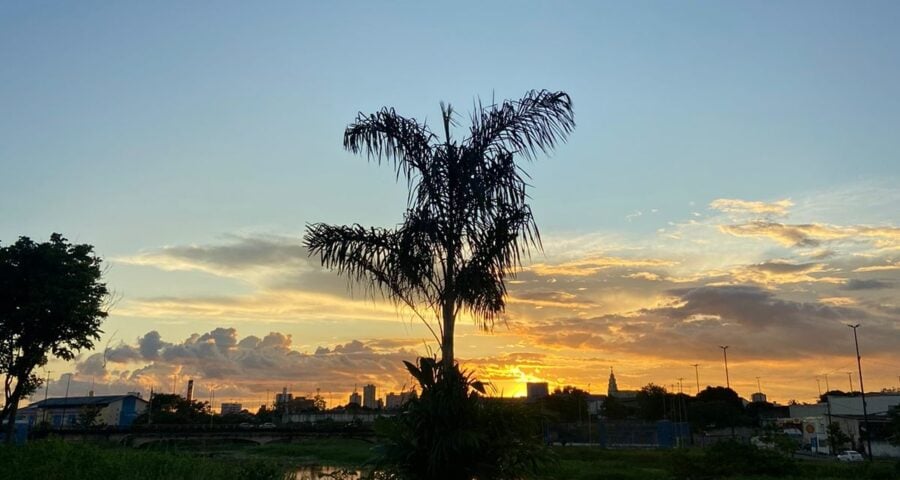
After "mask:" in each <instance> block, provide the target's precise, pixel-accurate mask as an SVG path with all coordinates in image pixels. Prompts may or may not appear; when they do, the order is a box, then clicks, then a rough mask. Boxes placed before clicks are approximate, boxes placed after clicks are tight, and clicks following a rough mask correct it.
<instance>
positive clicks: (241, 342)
mask: <svg viewBox="0 0 900 480" xmlns="http://www.w3.org/2000/svg"><path fill="white" fill-rule="evenodd" d="M898 23H900V5H898V4H897V3H896V2H879V1H871V2H865V3H850V2H827V1H815V2H803V1H791V2H778V3H774V2H752V1H747V2H713V1H708V2H705V1H698V2H693V1H692V2H687V1H686V2H647V1H641V2H574V1H573V2H564V3H557V2H452V3H451V4H446V3H444V4H440V5H438V4H431V3H429V2H399V1H398V2H350V1H347V2H326V3H321V4H314V3H311V2H277V1H272V2H266V3H264V4H250V3H247V2H190V3H189V4H185V3H184V2H152V3H151V2H143V3H139V2H114V3H110V2H91V1H85V2H70V3H59V2H42V1H27V2H25V1H21V2H19V1H12V2H4V3H3V4H2V5H0V105H2V112H3V114H2V115H0V172H2V175H0V244H2V245H8V244H10V243H12V242H14V241H15V240H16V239H17V238H18V237H19V236H23V235H24V236H30V237H32V238H35V239H47V238H49V235H50V233H52V232H60V233H63V234H64V235H65V236H66V237H67V238H69V239H70V240H72V241H74V242H79V243H89V244H91V245H94V246H95V249H96V252H97V254H98V255H99V256H101V257H102V258H103V260H104V263H105V265H106V268H107V272H106V275H105V281H106V282H107V283H108V286H109V288H110V289H111V290H112V291H114V292H115V295H114V300H115V301H114V302H113V304H112V307H111V309H110V316H109V318H108V319H107V320H106V322H105V323H104V326H103V330H104V334H103V337H102V339H101V340H100V341H99V342H97V345H96V348H95V349H94V350H91V351H85V352H82V353H81V355H80V356H79V357H78V359H77V360H75V361H73V362H69V363H65V362H60V361H52V362H51V363H50V364H49V365H48V367H47V369H48V370H50V378H51V380H53V381H52V382H51V385H50V394H51V395H54V394H62V393H63V392H64V390H65V386H66V383H68V384H69V388H70V392H72V394H85V393H86V392H87V390H89V389H90V388H93V389H94V390H95V391H97V392H98V393H105V392H123V391H129V390H139V391H142V392H144V393H145V394H146V393H147V392H148V391H149V389H150V388H151V387H153V388H155V389H156V390H157V391H160V390H162V391H171V390H172V388H173V380H174V383H175V388H177V389H178V390H181V389H183V386H184V383H185V382H186V379H187V378H193V379H195V381H196V383H197V385H198V391H199V393H200V395H201V397H204V398H206V397H205V396H207V395H209V394H210V392H211V391H213V390H214V391H216V392H217V393H216V398H217V399H219V400H220V401H221V400H239V401H243V402H244V403H247V404H248V405H249V404H258V403H259V402H262V401H263V399H264V397H265V396H266V392H267V391H275V390H281V388H283V387H287V388H289V389H291V390H292V391H294V393H295V394H297V395H309V394H312V393H314V392H315V391H316V390H317V389H319V391H320V392H321V393H322V395H323V396H325V397H326V400H327V401H329V402H330V404H331V405H335V404H339V403H345V402H346V397H347V395H348V394H349V393H350V391H352V390H353V389H354V387H356V386H358V387H359V388H360V389H361V387H362V385H364V384H367V383H374V384H376V385H377V386H378V388H379V392H380V394H383V393H385V392H388V391H400V390H402V389H409V388H410V387H411V386H412V381H411V379H410V378H409V376H408V375H406V374H404V371H403V367H402V360H412V359H414V358H416V357H417V356H420V355H428V354H429V353H430V352H433V351H436V346H435V345H434V343H433V342H429V334H428V333H427V330H426V329H425V328H424V327H423V326H422V325H421V324H420V323H418V320H415V319H412V318H410V316H409V314H408V312H403V311H398V310H397V309H396V308H394V307H393V306H391V305H390V304H386V303H384V302H382V301H379V300H377V299H372V298H370V297H366V295H365V294H364V292H362V291H360V290H359V289H351V288H349V286H348V284H347V282H346V281H345V280H344V279H342V278H340V277H338V276H337V275H336V274H334V273H332V272H328V271H324V270H322V269H321V268H320V267H319V266H318V264H317V263H316V262H315V261H313V260H310V259H309V258H308V256H307V253H306V251H305V250H304V249H303V247H302V245H301V238H302V235H303V233H304V231H305V228H306V225H307V224H308V223H312V222H320V221H321V222H327V223H332V224H349V223H360V224H363V225H372V226H385V227H390V226H393V225H396V224H397V223H399V222H400V221H401V220H402V215H403V212H404V209H405V205H406V189H405V184H403V183H402V182H401V183H398V182H397V181H396V179H395V176H394V172H393V171H392V170H391V169H390V168H384V167H378V166H377V165H376V164H374V163H368V162H367V161H366V159H365V158H364V157H358V156H354V155H352V154H351V153H349V152H346V151H344V150H343V148H342V135H343V131H344V128H345V127H346V126H347V124H349V123H350V122H351V121H353V120H354V118H355V117H356V115H357V113H358V112H374V111H376V110H378V109H380V108H382V107H384V106H389V107H394V108H396V110H397V112H399V113H400V114H402V115H405V116H408V117H412V118H415V119H418V120H420V121H429V122H431V124H434V122H436V121H437V119H438V118H439V115H440V109H439V102H440V101H445V102H449V103H451V104H453V105H454V106H455V107H456V108H457V109H458V110H459V111H461V112H468V111H470V110H471V109H472V108H474V103H475V101H476V100H477V99H481V100H482V101H483V102H486V103H487V102H490V101H491V99H496V100H498V101H499V100H502V99H516V98H519V97H521V96H522V95H523V94H525V92H527V91H529V90H532V89H549V90H554V91H555V90H561V91H565V92H567V93H568V94H570V95H571V97H572V100H573V103H574V109H575V120H576V124H577V126H576V129H575V131H574V132H573V133H572V135H571V136H570V138H569V140H568V142H567V143H566V144H563V145H560V146H559V147H558V148H557V149H556V151H555V152H554V153H553V154H552V155H551V156H550V157H549V158H539V159H537V160H536V161H535V162H534V163H530V164H529V163H523V167H524V168H525V169H526V171H527V172H528V173H529V174H530V175H531V182H530V183H531V185H532V188H531V189H530V191H529V193H530V195H531V206H532V208H533V210H534V213H535V217H536V220H537V222H538V225H539V226H540V228H541V233H542V236H543V239H544V245H543V246H544V248H543V251H535V252H532V256H531V258H530V260H528V261H527V262H526V265H525V266H524V268H523V270H522V271H520V272H519V273H518V275H517V276H516V278H515V279H514V280H513V281H512V282H511V283H510V285H509V292H510V293H509V298H508V299H507V314H506V316H505V322H504V324H502V325H498V326H497V328H495V330H494V331H493V333H483V332H479V331H478V330H477V329H476V328H474V326H473V325H472V323H471V322H470V321H468V320H466V319H463V320H461V323H460V327H459V334H458V340H457V354H458V356H459V357H460V360H461V362H462V364H463V365H464V366H465V367H466V368H469V369H471V370H472V371H473V372H475V373H476V375H477V376H478V377H479V378H482V379H484V380H487V381H490V382H492V385H493V386H494V393H495V394H496V395H505V396H514V395H522V394H523V393H524V389H525V387H524V385H525V382H527V381H547V382H549V383H550V386H551V388H553V387H556V386H563V385H575V386H578V387H579V388H583V389H589V390H590V391H592V392H594V393H605V391H606V385H607V379H608V376H609V372H610V368H614V369H615V372H616V376H617V378H618V384H619V388H620V389H637V388H640V387H641V386H643V385H646V384H648V383H651V382H652V383H655V384H658V385H665V386H667V387H668V388H670V389H676V390H677V389H679V388H680V389H683V390H684V391H686V392H694V391H695V390H696V387H697V385H696V383H697V382H696V378H695V374H699V383H700V387H701V388H702V387H705V386H706V385H721V384H724V383H725V375H724V368H723V364H722V350H721V349H720V348H719V346H720V345H729V346H730V347H729V350H728V360H729V365H728V366H729V371H730V381H731V385H732V387H733V388H735V389H736V390H737V391H738V393H739V394H741V395H742V396H744V397H748V398H749V396H750V394H751V393H753V392H755V391H756V390H757V377H759V385H761V387H762V390H763V391H764V392H766V393H768V394H769V396H770V399H774V400H776V401H779V402H787V401H788V400H791V399H796V400H800V401H812V399H813V398H814V397H815V396H816V395H817V393H818V389H819V388H820V387H821V390H823V391H824V390H825V388H826V382H828V384H829V385H830V387H831V388H832V389H843V390H847V389H849V384H848V382H849V379H848V375H847V372H853V373H852V374H851V376H850V378H852V381H853V382H854V388H855V389H858V388H859V387H858V377H857V374H856V373H855V358H854V356H855V353H854V350H853V343H852V334H851V331H850V329H848V328H847V327H845V326H844V325H845V324H847V323H854V324H855V323H860V324H861V325H862V326H861V327H860V329H859V337H860V338H859V341H860V348H861V350H862V355H863V369H864V380H865V382H866V389H867V390H870V391H872V390H881V389H882V388H897V387H898V386H900V383H898V382H900V353H898V351H900V348H898V346H900V321H898V320H900V188H898V187H897V185H898V180H900V158H898V152H900V135H897V133H896V132H898V131H900V56H898V55H896V52H897V51H898V50H900V31H898V29H897V28H896V25H897V24H898ZM466 118H467V114H464V115H463V116H462V117H461V119H460V120H461V122H463V124H464V121H465V119H466ZM460 133H462V131H460ZM523 162H524V160H523ZM693 364H698V365H699V367H698V368H697V370H695V369H694V367H693V366H692V365H693ZM826 378H827V380H826ZM679 379H682V380H679ZM817 382H818V385H817ZM679 383H681V386H680V387H679ZM40 393H43V392H40ZM40 398H42V397H40Z"/></svg>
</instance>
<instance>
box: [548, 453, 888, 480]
mask: <svg viewBox="0 0 900 480" xmlns="http://www.w3.org/2000/svg"><path fill="white" fill-rule="evenodd" d="M554 452H555V454H556V457H557V460H558V461H557V465H556V467H555V468H554V469H553V470H552V471H550V472H547V473H546V474H545V476H544V477H543V478H542V479H541V480H562V479H571V480H594V479H596V480H600V479H603V480H639V479H647V480H682V479H688V478H691V479H701V478H728V479H732V480H774V479H783V480H806V479H817V480H845V479H846V480H851V479H852V480H896V479H898V478H900V463H898V462H897V461H896V460H876V461H875V462H873V463H869V462H864V463H859V464H842V463H838V462H836V461H833V460H830V459H829V460H818V461H804V460H796V461H794V462H793V463H792V465H791V467H790V468H789V469H787V470H786V471H783V472H781V473H780V474H778V475H771V474H770V475H759V474H757V475H752V474H747V473H741V472H735V471H731V474H728V475H727V476H722V475H721V474H720V475H716V476H712V477H708V476H707V477H704V476H702V474H701V472H702V470H703V467H705V466H707V465H705V462H709V460H708V457H707V455H706V454H705V451H703V450H699V449H687V450H680V451H673V450H605V449H601V448H590V447H559V448H555V449H554ZM685 465H688V466H696V467H697V468H694V469H690V468H689V469H685V468H684V466H685ZM726 471H728V470H727V469H726Z"/></svg>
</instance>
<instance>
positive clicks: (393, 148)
mask: <svg viewBox="0 0 900 480" xmlns="http://www.w3.org/2000/svg"><path fill="white" fill-rule="evenodd" d="M434 138H435V136H434V134H433V133H431V131H430V130H428V126H427V125H425V124H421V125H420V124H419V123H417V122H416V120H415V119H408V118H405V117H402V116H400V115H398V114H397V112H395V111H394V109H393V108H383V109H381V110H380V111H378V112H377V113H373V114H370V115H365V114H363V113H362V112H360V113H359V114H358V115H357V117H356V121H355V122H354V123H352V124H350V125H349V126H348V127H347V129H346V130H345V131H344V148H345V149H347V150H349V151H351V152H353V153H356V154H358V153H361V152H363V151H364V152H365V153H366V155H367V156H368V157H369V159H373V158H374V159H375V160H376V161H377V162H378V163H379V164H380V163H381V162H382V161H385V160H386V161H392V162H394V167H395V168H396V169H397V176H398V177H399V175H400V174H401V173H402V174H403V175H404V176H405V177H407V179H408V180H411V174H412V172H413V169H415V170H418V171H421V170H422V169H424V168H425V166H426V163H427V161H428V159H429V158H430V157H431V141H432V140H433V139H434Z"/></svg>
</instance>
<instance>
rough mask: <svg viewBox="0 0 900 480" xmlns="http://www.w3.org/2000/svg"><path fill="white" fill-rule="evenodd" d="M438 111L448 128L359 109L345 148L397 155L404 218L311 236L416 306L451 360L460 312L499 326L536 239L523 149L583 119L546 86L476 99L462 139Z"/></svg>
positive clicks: (335, 264) (336, 259) (449, 363)
mask: <svg viewBox="0 0 900 480" xmlns="http://www.w3.org/2000/svg"><path fill="white" fill-rule="evenodd" d="M441 118H442V123H443V125H442V127H443V132H441V133H442V134H443V138H440V137H439V135H437V134H435V133H433V132H432V131H431V129H430V128H429V127H428V125H427V124H425V123H419V122H417V121H416V120H415V119H410V118H405V117H402V116H400V115H398V114H397V113H396V112H395V111H394V110H393V109H390V108H384V109H382V110H381V111H379V112H377V113H374V114H371V115H364V114H362V113H360V114H359V116H358V117H357V119H356V121H355V122H354V123H353V124H351V125H350V126H349V127H347V129H346V131H345V132H344V148H346V149H347V150H349V151H351V152H353V153H365V154H366V155H367V156H368V157H369V158H370V159H375V160H376V161H377V162H378V163H382V162H389V163H393V165H394V168H396V171H397V176H398V178H399V177H400V176H403V177H404V178H405V179H406V181H407V184H408V189H409V196H408V202H407V208H406V212H405V214H404V220H403V223H402V224H401V225H399V226H398V227H397V228H393V229H391V228H366V227H363V226H361V225H352V226H335V225H326V224H323V223H316V224H313V225H310V226H309V229H308V232H307V234H306V236H305V237H304V244H305V245H306V246H307V248H308V249H309V252H310V255H316V256H318V257H319V258H320V259H321V262H322V264H323V265H324V266H326V267H328V268H333V269H336V270H337V271H338V272H339V273H340V274H342V275H345V276H347V277H348V278H349V279H350V280H351V281H360V282H363V283H365V284H366V285H368V287H369V288H371V289H372V290H373V291H378V292H380V293H381V294H382V295H384V296H385V297H386V298H389V299H391V300H393V301H394V302H395V303H397V304H398V305H400V304H405V305H406V306H408V307H409V308H411V309H412V311H413V312H415V314H416V315H417V316H418V317H419V318H420V319H421V320H422V321H423V322H424V323H425V325H426V326H428V328H429V329H430V330H431V333H432V334H433V335H434V336H435V339H436V340H437V341H438V343H439V344H440V347H441V356H442V361H443V362H444V368H445V369H446V371H450V369H451V368H452V367H453V362H454V357H453V347H454V345H453V339H454V329H455V326H456V319H457V317H458V315H460V314H461V313H468V314H470V315H471V316H472V317H473V318H474V319H475V321H476V323H477V325H478V326H479V327H481V328H482V329H484V330H491V329H492V328H493V326H494V323H495V321H496V320H497V319H498V318H499V316H500V315H502V313H503V312H504V309H505V298H504V297H505V295H506V282H505V280H506V276H507V275H508V274H509V273H510V272H513V271H514V270H515V269H516V268H518V267H519V266H520V265H521V263H520V262H521V258H522V255H523V254H525V255H527V254H528V252H529V248H530V247H534V246H538V247H539V246H540V236H539V234H538V229H537V226H536V224H535V222H534V218H533V217H532V213H531V208H530V207H529V206H528V204H527V203H526V200H527V198H528V197H527V194H526V185H527V184H526V182H525V178H524V177H525V174H524V173H523V172H522V170H521V168H520V167H519V166H518V165H517V164H516V162H515V159H516V158H517V157H522V158H525V159H527V160H531V159H534V158H535V157H537V156H538V154H540V153H549V152H550V151H551V150H553V148H554V147H555V146H556V145H557V143H559V142H560V141H564V140H565V139H566V137H567V136H568V134H569V133H570V132H571V131H572V129H573V128H574V127H575V121H574V116H573V113H572V101H571V99H570V98H569V96H568V95H567V94H565V93H563V92H549V91H546V90H542V91H531V92H528V93H527V94H525V96H524V97H523V98H521V99H520V100H516V101H504V102H503V103H502V104H499V105H497V104H492V105H489V106H487V107H483V106H481V105H480V104H479V108H478V109H477V110H476V111H475V112H473V113H472V115H471V119H470V120H471V125H470V126H469V130H468V132H467V134H466V135H465V136H464V137H463V138H462V140H457V139H455V138H454V137H453V136H452V135H451V127H452V126H455V125H456V124H457V123H456V116H455V115H454V110H453V108H452V107H450V106H449V105H447V106H444V105H443V104H441ZM428 312H431V314H433V315H434V318H435V319H436V320H435V323H436V326H437V331H435V329H434V327H432V323H431V321H429V320H428V319H427V318H426V315H428Z"/></svg>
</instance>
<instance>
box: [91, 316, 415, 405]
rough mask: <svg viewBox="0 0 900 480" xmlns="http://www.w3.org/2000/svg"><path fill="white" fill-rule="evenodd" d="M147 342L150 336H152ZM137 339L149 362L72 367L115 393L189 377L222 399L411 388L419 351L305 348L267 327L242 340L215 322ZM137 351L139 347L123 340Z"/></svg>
mask: <svg viewBox="0 0 900 480" xmlns="http://www.w3.org/2000/svg"><path fill="white" fill-rule="evenodd" d="M147 339H150V340H149V341H148V340H147ZM139 343H144V344H147V345H149V344H150V343H153V346H156V347H158V348H157V349H155V350H154V349H152V348H151V349H149V351H148V353H149V354H150V355H148V356H152V357H153V358H152V359H149V358H143V357H141V356H131V357H127V358H126V357H124V356H117V357H108V358H107V359H104V356H103V354H101V353H94V354H90V355H85V356H83V358H81V359H80V360H79V361H78V362H77V363H76V365H75V371H76V374H77V376H78V377H80V378H81V380H82V381H85V380H86V379H93V380H96V381H97V382H98V383H99V384H106V385H107V388H108V387H110V386H117V387H118V389H119V391H126V390H145V391H146V390H148V389H149V388H150V387H151V386H155V388H156V390H157V391H160V390H163V391H165V390H168V389H167V386H169V385H171V382H172V375H173V374H177V375H179V376H181V377H183V378H184V379H187V378H193V379H195V381H196V382H197V383H198V385H206V386H207V387H205V388H209V387H211V386H214V387H215V389H216V391H217V392H218V393H217V394H216V395H217V396H219V395H220V394H221V395H222V396H231V397H242V398H255V397H257V396H258V395H259V394H260V392H264V391H265V390H267V389H268V390H275V389H280V388H281V386H282V385H287V386H291V385H293V386H294V388H295V389H297V390H302V391H304V392H306V391H314V390H315V389H316V388H320V389H322V391H330V392H341V393H342V394H343V392H349V391H351V390H352V388H353V386H354V385H355V384H364V383H375V384H377V385H379V387H380V388H381V389H385V390H398V389H400V388H402V387H403V386H404V385H407V386H409V384H410V379H409V376H408V373H407V372H406V370H405V368H404V367H403V363H402V361H403V360H407V361H412V360H414V359H415V358H416V357H417V356H418V354H417V353H416V352H415V351H413V350H409V349H407V348H406V346H405V345H403V346H399V343H398V344H397V345H398V346H395V348H388V347H390V345H389V344H387V343H385V342H384V341H379V342H374V343H375V345H376V346H377V348H373V347H372V346H370V345H369V344H368V342H365V341H362V340H351V341H349V342H346V343H339V344H336V345H331V346H321V347H318V348H317V349H316V350H315V352H314V353H304V352H301V351H298V350H296V349H294V348H293V346H292V339H291V336H290V335H287V334H284V333H281V332H270V333H269V334H267V335H265V336H264V337H263V338H259V337H257V336H253V335H250V336H245V337H243V338H242V337H240V336H239V334H238V331H237V330H236V329H235V328H233V327H217V328H214V329H211V330H210V331H207V332H203V333H195V334H192V335H190V336H188V337H187V338H185V339H184V340H182V341H180V342H164V341H162V339H161V338H160V337H159V336H158V334H157V332H155V331H150V332H147V333H146V334H145V335H143V336H142V337H141V338H140V340H139ZM123 346H125V347H130V348H131V349H132V351H134V352H138V351H139V350H140V346H139V345H123Z"/></svg>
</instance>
